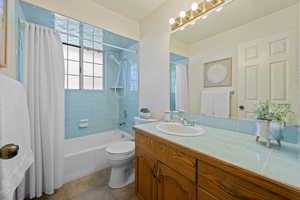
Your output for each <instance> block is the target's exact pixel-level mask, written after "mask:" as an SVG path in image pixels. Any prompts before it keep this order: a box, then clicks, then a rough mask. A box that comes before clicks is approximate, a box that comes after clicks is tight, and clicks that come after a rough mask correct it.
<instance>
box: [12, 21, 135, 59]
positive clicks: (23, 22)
mask: <svg viewBox="0 0 300 200" xmlns="http://www.w3.org/2000/svg"><path fill="white" fill-rule="evenodd" d="M18 21H19V23H21V24H33V23H30V22H27V21H25V20H23V19H20V18H19V20H18ZM34 25H36V24H34ZM39 26H41V25H39ZM42 27H43V28H46V29H49V30H54V29H51V28H49V27H46V26H42ZM101 44H103V45H104V46H108V47H112V48H115V49H119V50H122V51H127V52H129V53H134V54H137V51H136V50H132V49H127V48H123V47H119V46H116V45H113V44H109V43H105V42H101Z"/></svg>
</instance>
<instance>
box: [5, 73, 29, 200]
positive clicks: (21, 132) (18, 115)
mask: <svg viewBox="0 0 300 200" xmlns="http://www.w3.org/2000/svg"><path fill="white" fill-rule="evenodd" d="M30 137H31V136H30V124H29V115H28V107H27V101H26V93H25V89H24V88H23V86H22V85H21V84H20V83H18V82H17V81H15V80H13V79H10V78H8V77H6V76H4V75H1V74H0V147H2V146H4V145H6V144H16V145H19V147H20V149H19V153H18V155H17V156H16V157H14V158H12V159H9V160H0V199H1V200H12V199H13V194H14V192H15V190H16V188H17V187H18V186H19V184H20V183H21V182H22V180H23V178H24V175H25V172H26V171H27V169H28V168H29V167H30V166H31V165H32V163H33V161H34V156H33V152H32V150H31V147H30V141H31V139H30Z"/></svg>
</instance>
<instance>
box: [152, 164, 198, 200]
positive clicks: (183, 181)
mask: <svg viewBox="0 0 300 200" xmlns="http://www.w3.org/2000/svg"><path fill="white" fill-rule="evenodd" d="M157 199H158V200H171V199H172V200H173V199H174V200H177V199H178V200H196V187H195V184H193V183H192V182H191V181H190V180H189V179H187V178H185V177H184V176H182V175H181V174H179V173H178V172H176V171H175V170H173V169H171V168H169V167H167V166H166V165H164V164H162V163H161V162H158V172H157Z"/></svg>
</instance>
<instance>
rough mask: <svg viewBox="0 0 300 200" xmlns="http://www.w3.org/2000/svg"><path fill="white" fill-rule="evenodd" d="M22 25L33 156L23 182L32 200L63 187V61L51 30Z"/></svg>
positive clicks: (60, 44)
mask: <svg viewBox="0 0 300 200" xmlns="http://www.w3.org/2000/svg"><path fill="white" fill-rule="evenodd" d="M22 23H23V24H24V35H23V37H24V38H23V43H24V44H23V45H24V49H23V54H24V57H23V64H24V66H23V82H24V85H25V88H26V92H27V99H28V107H29V116H30V127H31V145H32V150H33V152H34V157H35V162H34V164H33V166H32V167H31V168H30V170H29V173H28V176H27V177H26V178H27V179H28V180H26V181H25V183H28V186H27V188H29V196H30V198H34V197H40V196H41V195H42V194H43V193H46V194H52V193H54V189H57V188H59V187H60V186H61V185H62V184H63V169H64V167H63V154H64V151H63V141H64V120H65V119H64V110H65V109H64V58H63V48H62V43H61V41H60V39H59V36H58V34H57V33H56V32H55V31H54V30H52V29H48V28H46V27H41V26H38V25H35V24H29V23H26V22H22Z"/></svg>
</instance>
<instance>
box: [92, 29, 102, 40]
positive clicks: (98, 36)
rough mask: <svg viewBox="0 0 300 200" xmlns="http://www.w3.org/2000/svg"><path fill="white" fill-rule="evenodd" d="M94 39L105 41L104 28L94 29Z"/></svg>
mask: <svg viewBox="0 0 300 200" xmlns="http://www.w3.org/2000/svg"><path fill="white" fill-rule="evenodd" d="M94 41H96V42H99V43H102V42H103V30H102V29H99V28H95V29H94Z"/></svg>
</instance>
